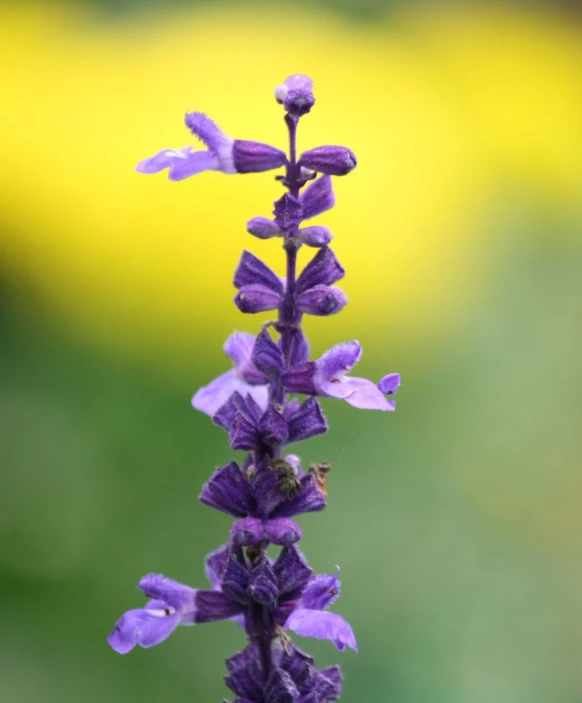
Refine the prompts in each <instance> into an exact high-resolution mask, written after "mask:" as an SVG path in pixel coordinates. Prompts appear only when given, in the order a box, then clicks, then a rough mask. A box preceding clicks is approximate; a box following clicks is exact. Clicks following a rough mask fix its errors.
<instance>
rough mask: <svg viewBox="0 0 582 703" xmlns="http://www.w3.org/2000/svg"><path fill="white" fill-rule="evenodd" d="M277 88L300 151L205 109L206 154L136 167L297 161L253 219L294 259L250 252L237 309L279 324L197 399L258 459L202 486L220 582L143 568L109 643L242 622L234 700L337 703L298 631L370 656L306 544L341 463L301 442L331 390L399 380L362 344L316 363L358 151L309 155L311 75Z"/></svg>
mask: <svg viewBox="0 0 582 703" xmlns="http://www.w3.org/2000/svg"><path fill="white" fill-rule="evenodd" d="M275 97H276V99H277V101H278V102H279V103H281V104H282V105H283V107H284V110H285V113H286V114H285V124H286V126H287V129H288V130H289V143H290V150H289V151H290V154H289V157H287V156H286V155H285V154H284V153H283V152H282V151H279V150H278V149H276V148H275V147H272V146H269V145H268V144H263V143H261V142H251V141H243V140H235V139H232V138H231V137H229V136H227V135H226V134H224V132H222V131H221V130H220V129H219V128H218V127H217V126H216V124H215V123H214V122H213V121H212V120H211V119H210V118H208V117H207V116H206V115H204V114H202V113H200V112H191V113H188V114H187V115H186V125H187V127H188V128H189V129H190V131H191V132H192V133H193V134H194V135H195V136H196V137H197V138H199V139H200V140H201V141H202V142H203V143H204V145H205V146H206V149H205V150H200V151H192V148H191V147H186V148H184V149H178V150H171V149H167V150H164V151H161V152H159V153H158V154H156V155H155V156H153V157H151V158H149V159H145V160H144V161H142V162H140V164H139V165H138V171H141V172H143V173H154V172H157V171H161V170H163V169H166V168H167V169H168V170H169V177H170V179H171V180H181V179H183V178H187V177H188V176H192V175H194V174H196V173H200V172H202V171H207V170H214V171H222V172H223V173H250V172H258V171H266V170H271V169H277V168H280V167H285V175H278V176H277V181H278V182H279V183H280V184H282V185H283V186H284V187H285V188H286V191H285V192H284V193H283V195H281V196H280V197H279V198H278V199H277V200H276V202H275V203H274V209H273V217H272V218H267V217H253V218H252V219H250V220H249V221H248V222H247V231H248V232H249V233H250V234H251V235H253V236H254V237H256V238H257V239H259V240H270V239H278V240H280V241H281V242H282V244H283V250H284V252H285V259H286V261H285V270H284V271H282V272H281V275H280V274H279V273H277V272H276V271H275V270H273V269H271V267H270V266H267V264H265V263H264V262H263V261H262V260H261V258H259V257H258V256H257V255H255V254H254V253H252V252H250V251H243V254H242V256H241V258H240V260H239V263H238V265H237V267H236V270H235V272H234V277H233V284H234V287H235V289H236V293H235V296H234V303H235V305H236V306H237V307H238V309H239V310H240V311H242V312H243V313H248V314H254V313H261V312H270V313H271V319H270V320H269V321H267V322H265V324H264V325H263V327H262V328H261V329H260V330H258V333H257V334H256V336H255V335H252V334H249V333H247V332H235V333H233V334H232V335H231V336H230V337H228V339H227V340H226V343H225V345H224V352H225V353H226V355H227V356H228V357H229V358H230V360H231V361H232V368H231V369H230V370H228V371H226V372H225V373H223V374H221V375H220V376H219V377H218V378H216V379H214V380H213V381H211V382H210V383H209V384H208V385H206V386H204V387H202V388H200V389H199V390H198V391H197V392H196V393H195V395H194V397H193V398H192V405H193V406H194V407H195V408H196V409H197V410H200V411H201V412H203V413H205V414H206V415H209V416H210V417H211V418H212V422H213V423H214V424H215V425H216V426H217V427H220V428H221V429H223V430H224V431H225V432H226V433H227V435H228V441H229V443H230V446H231V448H232V449H233V450H238V451H243V452H245V456H244V459H243V460H241V461H238V462H237V461H230V462H229V463H227V464H226V465H224V466H222V467H219V468H216V469H215V471H214V472H213V473H212V475H211V476H210V478H209V479H208V481H207V482H206V483H205V484H204V485H203V486H202V490H201V492H200V495H199V500H200V502H201V503H203V504H204V505H206V506H208V507H210V508H213V509H214V510H218V511H220V512H221V513H224V514H225V515H227V516H229V517H230V518H231V520H232V523H231V525H230V528H229V538H228V542H227V543H226V544H224V545H223V546H221V547H219V548H218V549H216V550H214V551H213V552H211V553H210V554H209V555H208V557H207V558H206V563H205V572H206V576H207V578H208V581H209V584H210V587H209V588H190V587H189V586H185V585H182V584H180V583H177V582H176V581H172V580H171V579H168V578H165V577H164V576H162V575H160V574H150V575H148V576H145V577H144V578H143V579H142V580H141V581H140V583H139V588H140V589H141V590H142V591H143V593H144V594H145V595H146V596H147V598H148V599H149V601H148V602H147V603H146V605H145V606H144V607H143V608H137V609H133V610H128V611H127V612H126V613H125V614H124V615H123V616H122V617H121V618H120V619H119V620H118V621H117V623H116V624H115V628H114V630H113V632H112V633H111V635H110V636H109V638H108V642H109V644H110V645H111V647H112V648H113V649H114V650H116V651H117V652H120V653H122V654H125V653H127V652H129V651H130V650H131V649H133V648H134V647H136V646H140V647H153V646H154V645H156V644H160V643H161V642H163V641H164V640H165V639H167V638H168V637H169V636H170V634H171V633H172V632H173V631H174V630H175V629H176V628H177V627H178V626H179V625H195V624H202V623H207V622H214V621H218V620H232V621H233V622H235V623H237V624H238V626H239V628H238V629H237V628H233V633H238V637H239V641H242V639H241V637H240V628H242V630H244V634H245V637H246V644H245V645H244V646H243V648H242V649H241V650H240V651H239V652H238V653H237V654H234V655H233V656H231V657H229V658H228V659H227V660H226V668H227V674H226V676H225V679H224V680H225V683H226V685H227V686H228V687H229V689H230V690H231V691H232V692H233V694H234V696H235V699H234V701H233V703H331V702H332V701H336V700H338V699H339V698H340V696H341V690H342V674H341V671H340V670H339V668H338V667H337V666H332V667H327V668H325V669H317V668H316V666H315V662H314V660H313V658H312V657H310V656H309V655H307V654H305V653H304V652H302V651H301V650H300V649H298V647H297V646H296V645H295V644H294V643H293V642H292V641H291V637H292V636H295V635H299V636H301V637H312V638H316V639H324V640H329V641H330V642H332V643H333V644H334V646H335V647H336V648H337V649H338V650H339V651H341V652H343V651H345V650H346V649H352V650H354V651H357V643H356V638H355V635H354V632H353V630H352V628H351V626H350V624H349V623H348V622H347V621H346V620H345V619H344V618H343V617H342V616H341V615H339V614H338V613H336V612H333V611H332V610H331V609H330V608H331V606H332V605H333V603H334V602H335V600H336V599H337V598H338V596H339V593H340V582H339V578H338V576H337V575H335V574H320V575H314V574H313V571H312V569H311V568H310V566H309V564H308V562H307V559H306V557H305V555H304V554H303V553H302V552H301V551H300V550H299V547H298V543H299V542H300V541H301V539H302V537H303V535H302V530H301V527H300V526H299V524H298V523H297V521H296V518H297V516H299V515H302V514H304V513H309V512H319V511H321V510H323V509H324V508H325V507H326V502H327V497H328V495H329V485H328V481H329V472H330V470H331V464H330V463H329V462H328V461H325V460H323V461H321V460H319V461H313V462H311V463H308V464H307V466H305V468H304V466H302V463H301V460H300V459H299V457H298V456H297V455H296V454H289V453H286V452H287V451H288V450H287V447H288V446H289V445H294V444H296V443H297V442H302V441H304V440H306V439H310V438H311V437H315V436H318V435H322V434H324V433H325V432H327V430H328V425H327V421H326V418H325V415H324V413H323V409H322V407H321V405H320V402H319V400H318V398H338V399H341V400H345V401H346V402H347V403H348V404H350V405H352V406H354V407H356V408H363V409H374V410H384V411H386V410H394V409H395V403H394V401H393V400H392V399H390V396H392V395H394V393H396V391H397V389H398V387H399V385H400V376H399V375H398V374H394V373H392V374H388V375H386V376H384V377H383V378H382V379H381V380H380V382H379V383H378V384H375V383H373V382H372V381H370V380H368V379H366V378H360V377H358V376H353V375H351V372H352V369H353V368H354V366H355V365H356V364H357V363H358V361H359V360H360V358H361V355H362V348H361V346H360V344H359V342H357V341H351V342H343V343H341V344H337V345H335V346H333V347H332V348H331V349H329V350H328V351H327V352H325V353H324V354H323V355H322V356H321V357H319V358H316V359H310V349H309V344H308V341H307V339H306V337H305V334H304V331H303V329H302V319H303V316H304V315H314V316H317V317H322V316H327V315H332V314H335V313H337V312H339V311H341V310H342V309H343V307H344V306H345V305H346V303H347V298H346V296H345V294H344V292H343V291H342V290H341V289H340V288H338V287H337V286H336V285H335V284H336V283H337V282H338V281H340V280H341V279H342V278H343V276H344V275H345V270H344V268H343V266H342V265H341V264H340V262H339V261H338V259H337V257H336V256H335V254H334V252H333V251H332V249H331V248H330V246H329V245H330V243H331V241H332V234H331V232H330V230H329V229H328V228H327V227H325V226H324V225H319V224H317V225H313V224H310V223H309V220H311V219H312V218H314V217H317V216H318V215H321V214H322V213H325V212H326V211H328V210H330V209H331V208H332V207H334V205H335V196H334V191H333V185H332V177H336V176H343V175H346V174H348V173H349V172H350V171H352V170H353V169H354V168H355V166H356V157H355V156H354V154H353V152H352V151H351V150H350V149H348V148H347V147H343V146H333V145H327V146H325V145H324V146H317V147H315V148H313V149H308V150H307V151H304V152H303V153H302V154H301V156H300V157H299V158H297V156H296V152H297V149H296V146H297V127H298V124H299V121H300V118H301V117H302V116H303V115H306V114H307V113H308V112H309V111H310V110H311V109H312V107H313V105H314V104H315V98H314V97H313V83H312V81H311V79H310V78H309V77H307V76H304V75H302V74H295V75H293V76H290V77H289V78H287V79H286V80H285V81H284V82H283V83H282V84H281V85H280V86H279V87H278V88H277V89H276V91H275ZM306 221H307V224H305V226H304V223H305V222H306ZM304 244H305V245H307V246H309V247H314V248H316V249H317V251H316V253H315V255H314V256H313V257H312V258H311V259H310V260H309V261H308V263H307V264H306V265H305V266H304V267H303V269H302V270H301V271H300V272H298V270H297V269H298V267H297V251H298V249H299V248H300V247H301V246H303V245H304ZM293 394H298V396H299V397H293ZM302 396H306V397H302ZM269 547H271V549H269ZM273 548H277V549H275V551H273Z"/></svg>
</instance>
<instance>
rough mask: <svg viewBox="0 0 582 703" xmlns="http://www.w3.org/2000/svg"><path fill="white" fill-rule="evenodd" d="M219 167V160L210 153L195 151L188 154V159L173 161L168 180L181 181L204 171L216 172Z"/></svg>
mask: <svg viewBox="0 0 582 703" xmlns="http://www.w3.org/2000/svg"><path fill="white" fill-rule="evenodd" d="M218 167H219V163H218V159H217V158H216V156H214V154H211V153H210V152H209V151H195V152H192V153H191V154H188V155H187V156H186V158H176V159H173V160H172V162H171V164H170V172H169V174H168V178H169V179H170V180H171V181H181V180H183V179H184V178H189V177H190V176H195V175H196V174H197V173H202V171H215V170H217V169H218Z"/></svg>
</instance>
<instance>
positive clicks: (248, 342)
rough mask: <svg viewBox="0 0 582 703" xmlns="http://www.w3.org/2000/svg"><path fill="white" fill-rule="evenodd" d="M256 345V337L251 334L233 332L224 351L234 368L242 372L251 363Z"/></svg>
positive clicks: (225, 344)
mask: <svg viewBox="0 0 582 703" xmlns="http://www.w3.org/2000/svg"><path fill="white" fill-rule="evenodd" d="M254 344H255V337H254V335H252V334H250V333H249V332H233V333H232V334H231V335H230V337H228V339H227V340H226V342H225V343H224V347H223V349H224V353H225V354H226V355H227V356H228V358H229V359H230V360H231V361H232V365H233V366H234V368H235V369H238V370H241V369H242V368H243V367H244V366H245V365H246V364H248V362H249V361H250V358H251V354H252V351H253V346H254Z"/></svg>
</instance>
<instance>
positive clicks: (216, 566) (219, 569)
mask: <svg viewBox="0 0 582 703" xmlns="http://www.w3.org/2000/svg"><path fill="white" fill-rule="evenodd" d="M229 557H230V544H228V543H227V544H223V545H222V547H219V548H218V549H215V550H214V551H213V552H210V554H209V555H208V556H207V557H206V561H205V563H204V571H205V572H206V578H207V579H208V580H209V581H210V585H211V586H212V588H213V589H214V590H217V589H218V587H219V586H220V581H221V579H222V576H223V574H224V571H225V569H226V566H227V564H228V559H229Z"/></svg>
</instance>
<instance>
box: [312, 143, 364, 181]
mask: <svg viewBox="0 0 582 703" xmlns="http://www.w3.org/2000/svg"><path fill="white" fill-rule="evenodd" d="M299 163H300V165H301V166H304V167H305V168H309V169H312V170H313V171H317V172H318V173H325V174H327V175H328V176H345V175H346V174H347V173H349V172H350V171H353V170H354V169H355V168H356V164H357V163H358V162H357V161H356V157H355V155H354V152H353V151H351V150H350V149H346V147H345V146H318V147H316V148H315V149H310V150H309V151H306V152H304V153H303V154H301V158H300V159H299Z"/></svg>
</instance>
